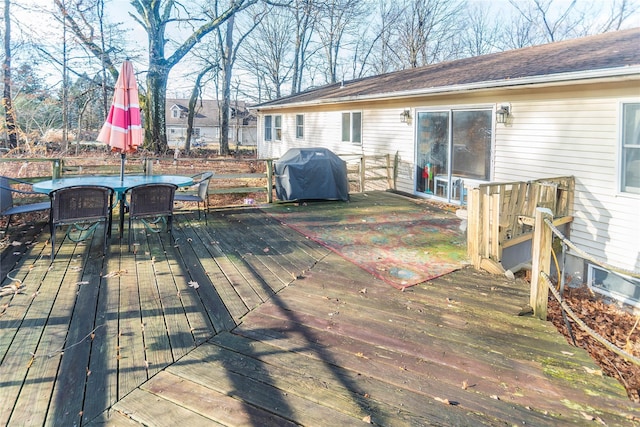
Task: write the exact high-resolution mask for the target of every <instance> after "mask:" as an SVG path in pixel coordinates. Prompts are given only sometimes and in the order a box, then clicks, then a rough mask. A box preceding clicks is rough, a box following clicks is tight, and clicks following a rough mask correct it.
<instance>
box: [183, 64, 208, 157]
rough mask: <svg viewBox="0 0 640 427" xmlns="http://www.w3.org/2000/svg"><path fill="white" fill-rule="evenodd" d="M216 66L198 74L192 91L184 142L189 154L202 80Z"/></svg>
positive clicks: (185, 149)
mask: <svg viewBox="0 0 640 427" xmlns="http://www.w3.org/2000/svg"><path fill="white" fill-rule="evenodd" d="M213 67H214V65H209V66H207V67H206V68H204V69H203V70H202V71H200V73H198V77H196V82H195V84H194V85H193V90H192V91H191V98H189V112H188V114H187V139H186V141H185V142H184V151H185V152H187V153H189V152H190V151H191V135H193V120H194V117H195V115H196V103H197V102H198V98H199V97H200V92H201V91H202V78H203V77H204V76H205V74H207V73H208V72H209V71H211V70H213Z"/></svg>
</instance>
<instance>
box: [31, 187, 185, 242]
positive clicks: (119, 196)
mask: <svg viewBox="0 0 640 427" xmlns="http://www.w3.org/2000/svg"><path fill="white" fill-rule="evenodd" d="M141 184H175V185H177V186H178V187H187V186H189V185H193V179H192V178H191V177H190V176H182V175H124V177H123V178H122V179H121V178H120V176H118V175H102V176H100V175H87V176H73V177H68V178H58V179H50V180H47V181H40V182H36V183H35V184H33V191H36V192H38V193H45V194H49V193H50V192H51V191H53V190H57V189H58V188H64V187H72V186H75V185H103V186H105V187H110V188H113V190H114V191H115V192H116V194H117V199H118V201H119V202H120V238H122V236H123V231H124V194H125V191H127V189H129V188H131V187H135V186H136V185H141Z"/></svg>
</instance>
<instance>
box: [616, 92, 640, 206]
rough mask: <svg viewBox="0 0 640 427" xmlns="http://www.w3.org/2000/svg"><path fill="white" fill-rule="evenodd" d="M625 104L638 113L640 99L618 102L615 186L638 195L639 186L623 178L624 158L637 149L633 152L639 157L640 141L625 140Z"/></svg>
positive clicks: (635, 195) (624, 172) (634, 195)
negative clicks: (629, 183)
mask: <svg viewBox="0 0 640 427" xmlns="http://www.w3.org/2000/svg"><path fill="white" fill-rule="evenodd" d="M627 106H632V107H635V108H636V109H637V110H638V111H637V112H636V114H640V100H637V99H630V100H627V101H622V102H621V103H620V108H619V112H620V113H619V115H618V117H619V129H620V130H619V137H618V150H619V155H618V173H617V176H616V179H617V187H618V192H619V193H621V194H623V195H625V196H633V197H640V186H638V187H635V186H630V185H626V179H625V175H626V172H627V164H626V158H627V156H628V153H629V152H632V150H638V151H634V152H635V153H636V158H640V156H639V155H638V154H637V153H640V141H638V143H637V144H629V143H627V141H626V140H625V137H626V122H625V119H626V107H627ZM637 126H638V127H640V124H638V125H637Z"/></svg>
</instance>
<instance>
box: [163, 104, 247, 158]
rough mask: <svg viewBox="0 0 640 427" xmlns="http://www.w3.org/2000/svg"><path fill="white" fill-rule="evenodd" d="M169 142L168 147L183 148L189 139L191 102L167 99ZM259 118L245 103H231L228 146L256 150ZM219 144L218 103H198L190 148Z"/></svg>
mask: <svg viewBox="0 0 640 427" xmlns="http://www.w3.org/2000/svg"><path fill="white" fill-rule="evenodd" d="M166 111H167V112H166V124H167V142H168V144H169V147H178V148H182V147H184V144H185V140H186V137H187V117H188V115H189V100H188V99H167V103H166ZM256 140H257V129H256V117H255V115H254V114H252V113H250V112H249V110H248V109H247V103H246V102H244V101H238V102H235V101H232V102H231V114H230V115H229V146H235V145H238V144H239V145H244V146H255V145H256ZM219 142H220V110H219V108H218V101H216V100H210V99H206V100H199V101H198V102H197V104H196V111H195V115H194V120H193V134H192V140H191V147H201V146H209V145H212V144H216V145H217V144H218V143H219Z"/></svg>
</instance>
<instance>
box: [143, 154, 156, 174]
mask: <svg viewBox="0 0 640 427" xmlns="http://www.w3.org/2000/svg"><path fill="white" fill-rule="evenodd" d="M142 171H143V173H144V174H145V175H153V159H150V158H148V157H145V158H144V159H143V160H142Z"/></svg>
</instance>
